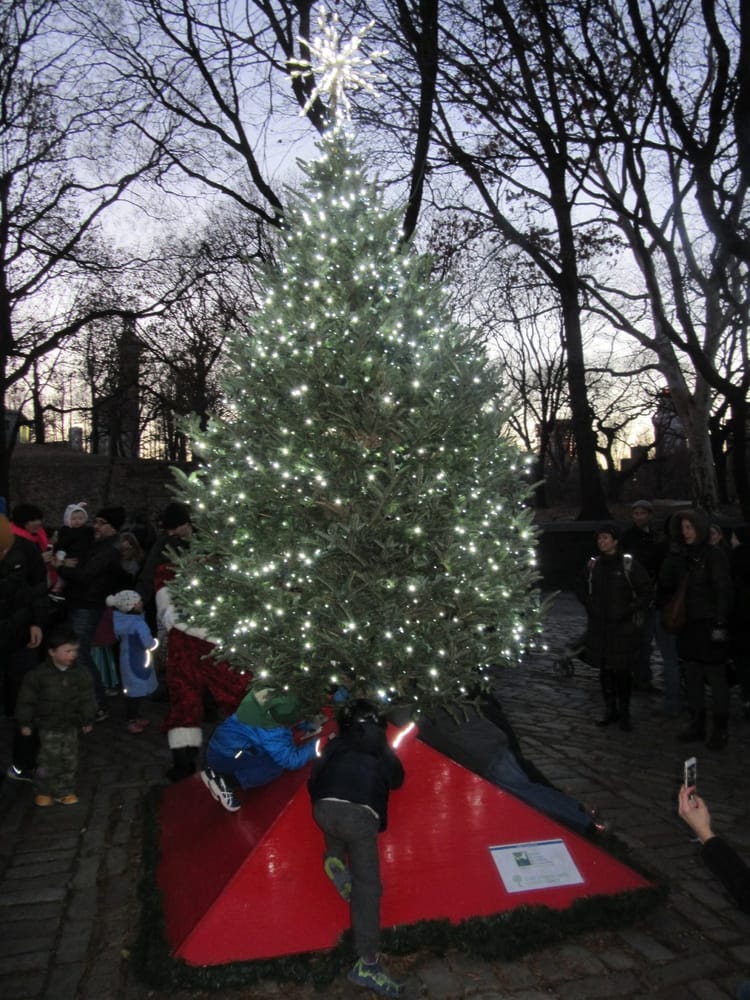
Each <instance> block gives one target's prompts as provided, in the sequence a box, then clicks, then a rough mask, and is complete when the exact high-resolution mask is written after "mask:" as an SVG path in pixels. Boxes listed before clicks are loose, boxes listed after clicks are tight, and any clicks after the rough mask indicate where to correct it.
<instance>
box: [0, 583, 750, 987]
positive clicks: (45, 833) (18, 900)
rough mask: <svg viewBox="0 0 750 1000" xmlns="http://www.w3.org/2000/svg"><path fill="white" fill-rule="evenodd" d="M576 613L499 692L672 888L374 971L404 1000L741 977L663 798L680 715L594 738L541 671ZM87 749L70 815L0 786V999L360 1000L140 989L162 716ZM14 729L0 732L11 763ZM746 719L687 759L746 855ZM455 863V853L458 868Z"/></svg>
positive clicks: (727, 925)
mask: <svg viewBox="0 0 750 1000" xmlns="http://www.w3.org/2000/svg"><path fill="white" fill-rule="evenodd" d="M581 626H582V616H581V611H580V608H579V606H578V604H577V603H576V601H575V600H574V599H573V598H572V597H571V596H570V595H568V594H562V595H559V596H558V598H557V599H556V600H555V602H554V604H553V606H552V609H551V612H550V614H549V616H548V619H547V626H546V632H545V637H546V640H547V643H548V649H547V650H546V651H544V652H539V653H537V654H534V655H533V656H532V657H530V658H529V660H528V662H527V663H526V665H525V666H524V667H523V668H520V669H518V670H513V671H505V672H504V673H503V675H502V676H501V681H500V689H501V691H502V692H503V698H504V702H505V705H506V708H507V709H508V712H509V715H510V717H511V719H512V720H513V723H514V725H515V727H516V728H517V730H518V734H519V736H520V738H521V742H522V745H523V749H524V752H525V754H526V756H527V757H529V758H530V759H531V760H533V761H534V762H535V763H536V764H537V765H538V766H539V767H540V768H541V769H542V771H544V772H545V773H546V774H547V776H548V777H549V778H550V780H552V781H554V782H555V783H556V784H558V785H559V786H560V787H562V788H565V789H567V790H569V791H570V792H571V793H573V794H574V795H576V796H577V797H578V798H580V799H582V800H583V801H585V802H587V803H592V804H596V805H598V806H599V808H600V809H601V811H602V814H603V815H604V816H605V818H607V819H609V820H610V821H612V822H613V824H614V827H615V830H616V832H617V834H618V836H619V837H620V838H621V839H622V840H623V841H625V842H626V843H627V844H628V845H629V846H630V847H631V849H633V850H634V851H635V852H636V854H637V856H638V857H640V858H641V859H642V860H643V862H644V863H645V864H647V865H648V866H649V867H650V868H651V869H653V870H656V871H660V872H662V873H663V874H664V875H666V876H667V877H668V879H669V880H670V883H671V886H672V890H671V894H670V897H669V899H668V900H667V902H666V903H665V904H664V905H663V906H661V907H660V908H659V909H657V910H655V911H653V912H652V913H651V914H650V915H649V916H648V917H646V918H644V919H642V920H641V921H640V922H639V923H638V924H636V925H635V926H631V927H629V928H627V929H625V930H621V931H608V930H605V929H602V930H601V931H597V932H595V933H588V934H585V935H581V936H580V937H572V938H569V939H568V940H567V941H566V942H565V943H563V944H561V945H558V946H555V947H550V948H547V949H545V950H543V951H540V952H537V953H534V954H532V955H528V956H526V957H524V958H523V959H521V960H519V961H515V962H509V963H502V962H493V963H489V962H482V961H478V960H476V959H473V958H472V959H469V958H467V957H466V956H464V955H462V954H460V953H458V952H448V953H447V954H445V955H443V956H440V957H435V956H433V955H428V954H422V953H420V954H417V955H413V956H409V957H408V958H404V959H398V960H396V959H393V960H391V961H387V964H388V966H389V968H390V969H391V970H392V971H393V972H394V974H395V975H397V976H398V977H400V978H403V979H404V980H405V981H406V986H407V988H406V994H405V995H406V997H407V998H409V997H426V998H429V1000H452V998H459V997H461V998H463V997H471V998H474V1000H499V998H505V997H507V998H516V1000H542V998H545V1000H549V998H561V1000H562V998H571V1000H582V998H600V997H644V998H645V997H659V998H664V1000H667V998H674V1000H686V998H693V997H695V998H700V1000H718V998H721V997H731V996H733V995H734V987H735V985H736V983H737V982H738V981H739V980H741V979H744V978H750V917H748V916H744V915H742V914H741V913H739V911H737V910H736V909H735V908H734V906H733V905H732V903H731V901H730V900H729V899H728V897H727V896H726V894H725V893H724V892H723V890H722V889H721V887H720V886H719V885H718V883H717V882H716V881H715V880H714V879H713V878H712V876H711V875H710V874H709V873H708V872H707V871H706V870H705V869H704V868H703V866H702V865H701V863H700V860H699V858H698V857H697V847H696V845H695V844H694V843H692V842H691V840H690V835H689V831H688V829H687V827H685V826H684V824H683V823H682V822H681V821H680V820H679V819H678V818H677V816H676V811H675V800H676V794H677V788H678V786H679V782H680V776H681V769H682V761H683V758H684V757H685V756H686V755H687V754H686V752H685V748H684V747H683V746H681V745H680V744H677V743H676V742H675V734H676V732H677V731H678V729H679V728H680V726H681V725H682V721H681V720H677V721H675V720H662V719H658V718H656V717H654V716H652V714H651V713H652V710H653V709H654V708H655V707H656V706H657V705H658V704H659V700H658V699H657V698H655V697H654V696H649V695H646V694H637V695H635V697H634V705H633V720H634V725H635V729H634V732H632V733H621V732H620V731H619V730H617V729H614V730H613V729H611V727H610V728H608V729H607V730H602V729H598V728H597V727H596V726H594V725H593V724H592V721H591V720H592V718H596V717H597V716H598V714H599V712H600V710H601V705H600V695H599V691H598V685H597V679H596V677H595V675H594V672H593V671H591V670H590V669H589V668H587V667H585V666H583V665H582V664H577V665H576V670H575V673H574V675H573V676H572V677H570V678H566V679H564V680H560V679H558V678H556V677H555V675H554V673H553V670H552V662H553V659H554V657H555V654H556V653H557V652H558V651H559V650H560V649H561V648H562V647H563V645H564V643H565V641H566V639H569V638H570V637H571V636H573V635H574V634H576V633H577V632H578V631H580V629H581ZM111 707H112V718H110V719H109V720H108V721H107V722H104V723H102V724H100V725H98V726H97V727H96V730H95V732H94V733H93V734H92V735H91V736H90V737H85V738H83V739H82V763H81V768H80V780H79V794H80V797H81V802H80V804H79V805H77V806H71V807H63V806H55V807H54V808H52V809H38V808H36V807H35V806H34V805H33V802H32V789H31V786H30V785H28V784H26V783H16V782H10V781H7V780H6V781H5V782H4V784H3V786H2V789H0V996H2V998H3V1000H147V998H153V1000H167V998H169V1000H208V998H209V997H215V996H217V995H218V996H221V997H222V1000H278V998H281V997H283V998H284V1000H312V998H313V997H320V996H324V997H326V998H329V997H330V998H332V1000H353V998H355V997H364V996H367V995H368V994H367V993H365V992H364V991H362V990H360V989H358V988H357V987H354V986H351V985H349V984H348V983H346V981H345V980H344V979H343V977H342V979H341V980H337V981H336V982H334V983H332V984H331V986H330V987H327V988H326V989H325V991H323V992H316V991H315V990H314V989H313V987H312V986H310V987H306V986H299V985H290V984H287V983H282V984H279V983H275V982H268V983H264V984H263V985H262V986H255V987H243V988H233V989H224V990H222V991H221V992H220V993H219V994H212V993H209V992H203V991H199V990H181V991H170V992H159V991H156V990H152V989H151V988H149V987H148V986H146V985H144V984H143V983H140V982H139V981H138V980H137V978H136V976H135V974H134V971H133V969H132V966H131V964H130V962H129V948H130V946H131V943H132V940H133V936H134V932H135V927H136V924H137V919H138V898H137V882H138V876H139V860H140V841H141V799H142V795H143V792H144V790H145V789H146V788H148V787H149V786H150V785H152V784H155V783H160V782H165V781H166V779H165V778H164V772H165V770H166V768H167V767H168V765H169V753H168V750H167V748H166V741H165V738H164V737H163V736H162V735H161V734H160V733H159V731H158V723H159V720H160V718H161V717H162V715H163V713H164V706H163V704H160V703H149V704H148V706H147V709H146V711H147V714H148V716H149V718H150V719H151V722H152V725H151V727H150V728H149V730H147V732H146V733H145V734H144V735H143V736H129V735H128V734H127V733H126V732H125V727H124V721H123V719H124V706H123V705H122V702H121V700H119V699H112V706H111ZM8 743H9V726H8V723H7V721H5V722H3V723H2V725H1V726H0V748H1V749H2V751H3V758H2V759H3V760H5V761H7V753H8ZM749 747H750V723H747V722H744V721H743V719H742V713H741V711H740V705H739V702H738V700H737V692H736V691H734V692H733V704H732V719H731V731H730V743H729V747H728V748H727V750H725V751H724V752H722V753H713V754H712V753H710V752H709V751H707V750H705V748H704V747H702V746H698V747H697V748H696V752H697V756H698V769H699V785H700V790H701V793H702V794H703V795H704V796H705V798H706V800H707V802H708V804H709V806H710V807H711V810H712V814H713V817H714V819H715V827H716V829H717V832H721V833H723V834H725V835H726V836H727V838H728V839H729V840H730V842H732V843H733V844H734V845H735V846H736V847H738V849H740V850H741V851H742V853H743V854H744V856H745V857H746V858H747V859H749V860H750V824H748V812H749V809H750V795H749V794H748V793H749V792H750V782H749V781H748V767H749V766H750V757H749V755H748V748H749ZM457 863H459V864H460V859H457Z"/></svg>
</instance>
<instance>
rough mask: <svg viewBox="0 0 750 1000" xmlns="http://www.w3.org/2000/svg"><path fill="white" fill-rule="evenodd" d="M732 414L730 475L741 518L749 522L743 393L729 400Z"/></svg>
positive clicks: (749, 495)
mask: <svg viewBox="0 0 750 1000" xmlns="http://www.w3.org/2000/svg"><path fill="white" fill-rule="evenodd" d="M730 405H731V412H732V475H733V479H734V488H735V490H736V491H737V500H738V502H739V504H740V507H741V508H742V517H743V518H744V520H745V521H750V482H748V474H747V449H748V439H747V421H748V416H749V414H748V405H747V399H746V398H745V394H744V391H743V392H741V393H737V394H736V396H733V397H732V399H731V400H730Z"/></svg>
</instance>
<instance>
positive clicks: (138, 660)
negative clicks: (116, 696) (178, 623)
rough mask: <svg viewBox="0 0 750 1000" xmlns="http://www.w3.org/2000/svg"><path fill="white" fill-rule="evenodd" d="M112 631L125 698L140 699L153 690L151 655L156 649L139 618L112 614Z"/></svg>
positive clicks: (154, 688) (144, 623)
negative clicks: (118, 647) (117, 645)
mask: <svg viewBox="0 0 750 1000" xmlns="http://www.w3.org/2000/svg"><path fill="white" fill-rule="evenodd" d="M112 627H113V629H114V633H115V637H116V638H117V639H119V640H120V678H121V679H122V689H123V691H124V693H125V694H126V695H127V697H128V698H144V697H145V696H146V695H149V694H152V693H153V692H154V691H155V690H156V688H157V684H158V682H157V679H156V671H155V670H154V667H153V663H152V662H151V651H152V650H154V649H156V646H157V645H158V643H157V641H156V639H154V637H153V636H152V635H151V632H150V630H149V627H148V625H147V624H146V620H145V618H144V617H143V615H132V614H125V613H124V612H123V611H114V612H113V613H112Z"/></svg>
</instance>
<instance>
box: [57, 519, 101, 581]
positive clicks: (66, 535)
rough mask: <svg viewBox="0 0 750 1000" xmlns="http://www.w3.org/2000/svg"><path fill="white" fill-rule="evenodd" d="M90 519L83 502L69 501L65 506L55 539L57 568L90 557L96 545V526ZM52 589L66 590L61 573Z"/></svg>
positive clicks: (76, 563)
mask: <svg viewBox="0 0 750 1000" xmlns="http://www.w3.org/2000/svg"><path fill="white" fill-rule="evenodd" d="M88 519H89V515H88V511H87V510H86V507H85V504H83V503H69V504H68V506H67V507H66V508H65V513H64V514H63V523H62V527H61V528H58V529H57V538H56V540H55V554H54V559H53V565H54V567H55V569H56V570H57V569H59V567H60V566H62V565H67V567H68V568H72V567H74V566H77V565H78V563H79V562H81V561H84V560H85V559H86V558H87V557H88V555H89V553H90V551H91V549H92V547H93V545H94V528H93V525H91V524H88V523H87V522H88ZM66 559H67V560H68V562H67V563H66V562H65V561H66ZM52 590H53V593H55V594H62V593H63V591H64V590H65V580H64V579H63V578H62V577H61V576H60V574H59V573H58V575H57V581H56V582H55V585H54V586H53V588H52Z"/></svg>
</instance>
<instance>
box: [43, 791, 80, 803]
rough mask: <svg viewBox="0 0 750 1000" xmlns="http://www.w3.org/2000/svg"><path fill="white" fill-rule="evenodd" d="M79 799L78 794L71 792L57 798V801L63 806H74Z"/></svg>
mask: <svg viewBox="0 0 750 1000" xmlns="http://www.w3.org/2000/svg"><path fill="white" fill-rule="evenodd" d="M77 801H78V796H77V795H76V794H75V792H71V793H70V794H69V795H63V796H61V797H60V798H59V799H55V802H59V803H60V805H62V806H74V805H75V804H76V802H77ZM37 804H38V803H37Z"/></svg>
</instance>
